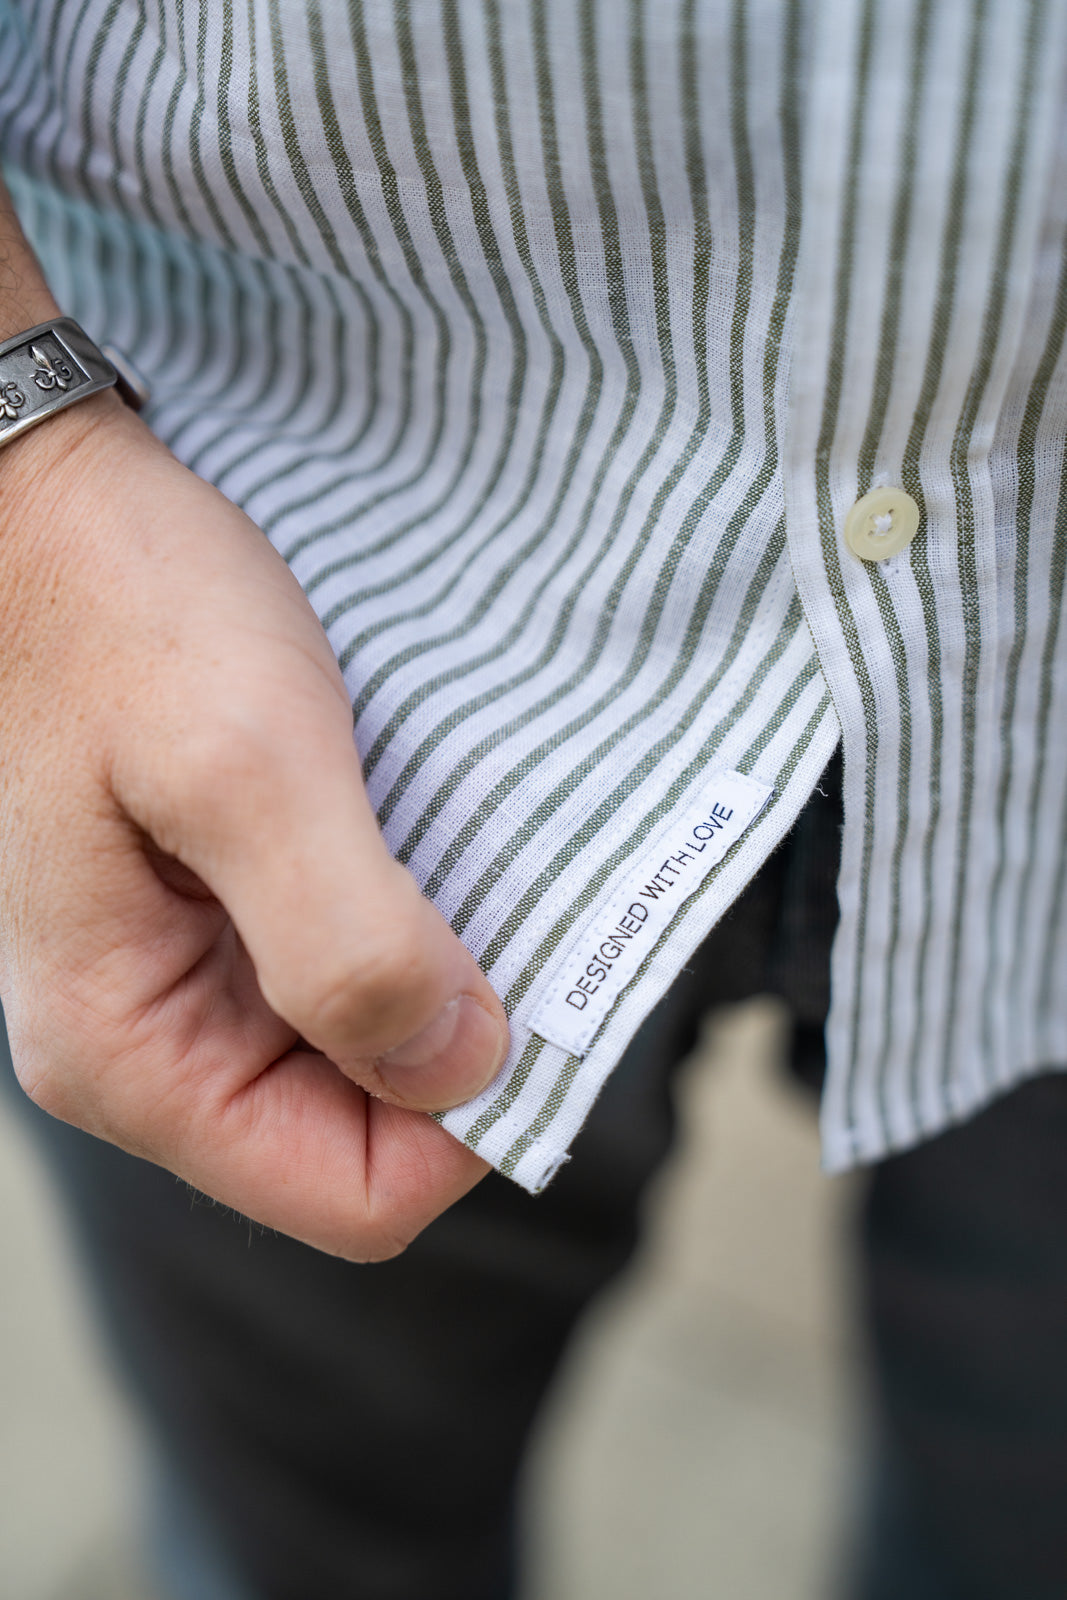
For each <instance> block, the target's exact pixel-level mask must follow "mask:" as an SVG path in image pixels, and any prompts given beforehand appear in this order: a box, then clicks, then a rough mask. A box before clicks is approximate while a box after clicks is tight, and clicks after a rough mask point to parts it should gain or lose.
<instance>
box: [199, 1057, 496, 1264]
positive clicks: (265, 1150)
mask: <svg viewBox="0 0 1067 1600" xmlns="http://www.w3.org/2000/svg"><path fill="white" fill-rule="evenodd" d="M201 1132H202V1142H200V1143H197V1144H195V1146H194V1147H193V1148H192V1149H190V1151H189V1152H188V1153H187V1156H186V1159H185V1162H184V1164H183V1167H182V1168H180V1169H179V1170H180V1171H181V1175H182V1176H183V1177H186V1178H187V1179H188V1180H189V1181H190V1182H192V1183H194V1184H195V1185H196V1186H197V1187H198V1188H201V1189H203V1190H205V1191H206V1192H207V1193H208V1194H211V1195H213V1196H214V1197H216V1198H217V1199H219V1200H221V1201H222V1202H223V1203H224V1204H228V1205H232V1206H234V1207H235V1208H236V1209H237V1210H239V1211H241V1212H242V1213H244V1214H245V1215H247V1216H250V1217H253V1218H254V1219H255V1220H256V1221H259V1222H262V1223H265V1224H266V1225H267V1226H268V1227H272V1228H278V1229H280V1230H281V1231H282V1232H284V1233H288V1234H291V1235H293V1237H294V1238H298V1239H302V1240H304V1242H305V1243H307V1244H311V1245H314V1246H315V1248H317V1249H320V1250H327V1251H329V1252H330V1253H331V1254H334V1255H340V1256H344V1257H346V1258H347V1259H349V1260H357V1261H367V1260H382V1259H385V1258H386V1257H388V1256H391V1255H395V1254H396V1253H397V1251H399V1250H402V1249H403V1248H404V1247H405V1246H406V1245H407V1244H409V1243H410V1241H411V1240H412V1239H413V1238H414V1237H415V1235H416V1234H417V1233H419V1232H420V1231H421V1230H422V1229H423V1228H424V1227H425V1226H426V1225H427V1223H429V1222H430V1221H432V1219H433V1218H434V1217H435V1216H437V1215H438V1214H439V1213H440V1212H441V1211H443V1210H444V1209H445V1208H446V1207H447V1206H449V1205H451V1204H452V1203H453V1202H454V1201H456V1200H458V1199H459V1198H460V1197H461V1195H464V1194H465V1193H466V1192H467V1190H468V1189H470V1188H472V1187H473V1186H474V1184H475V1183H477V1182H478V1181H479V1179H480V1178H482V1177H483V1176H484V1175H485V1173H486V1172H487V1171H488V1170H489V1169H488V1167H487V1165H486V1163H485V1162H484V1161H482V1160H481V1159H480V1158H479V1157H478V1156H476V1155H474V1153H473V1152H472V1151H470V1150H468V1149H467V1148H466V1147H465V1146H464V1145H461V1144H460V1143H459V1142H458V1141H457V1140H455V1139H453V1138H452V1137H451V1135H450V1134H447V1133H445V1131H444V1129H443V1128H441V1127H440V1126H439V1125H438V1124H437V1123H436V1122H434V1121H433V1120H432V1119H431V1118H430V1117H427V1116H425V1115H423V1114H421V1113H419V1112H415V1111H409V1110H406V1109H404V1108H402V1107H400V1106H394V1105H387V1104H385V1103H384V1102H383V1101H381V1100H376V1099H374V1098H373V1097H372V1096H370V1095H367V1094H366V1093H365V1092H364V1091H363V1090H362V1089H360V1088H359V1087H358V1086H357V1085H356V1084H354V1083H352V1082H351V1081H350V1080H349V1079H347V1078H345V1077H343V1076H342V1074H341V1073H339V1072H338V1071H337V1069H336V1067H334V1066H333V1065H332V1063H330V1062H329V1061H326V1060H325V1059H324V1058H323V1057H322V1056H319V1055H315V1054H313V1053H312V1052H309V1051H306V1050H294V1051H291V1052H290V1053H289V1054H287V1055H285V1056H283V1057H282V1058H281V1059H280V1060H279V1061H277V1062H275V1063H274V1065H273V1066H271V1067H270V1068H269V1069H268V1070H267V1071H266V1072H264V1073H262V1074H260V1076H258V1077H257V1078H256V1079H255V1080H254V1081H253V1082H252V1083H250V1084H248V1085H247V1086H246V1088H245V1089H244V1090H243V1091H242V1092H240V1093H238V1094H235V1095H233V1096H232V1098H231V1099H230V1100H229V1101H228V1102H227V1103H226V1104H225V1105H224V1106H221V1107H216V1108H214V1109H213V1111H212V1115H211V1117H210V1118H209V1119H205V1120H204V1122H203V1123H202V1125H201Z"/></svg>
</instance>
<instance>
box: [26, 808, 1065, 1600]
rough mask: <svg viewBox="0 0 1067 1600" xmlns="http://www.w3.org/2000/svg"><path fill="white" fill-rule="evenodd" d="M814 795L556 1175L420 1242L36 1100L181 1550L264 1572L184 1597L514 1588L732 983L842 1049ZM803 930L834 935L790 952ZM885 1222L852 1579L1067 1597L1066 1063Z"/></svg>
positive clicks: (872, 1315)
mask: <svg viewBox="0 0 1067 1600" xmlns="http://www.w3.org/2000/svg"><path fill="white" fill-rule="evenodd" d="M828 817H829V818H831V821H830V822H828ZM812 818H814V822H812ZM805 827H806V828H807V829H808V833H807V835H805V831H804V827H802V828H801V829H800V830H799V831H798V834H797V838H796V839H795V840H794V843H793V847H792V848H791V849H790V850H786V851H783V852H780V853H779V856H778V857H776V858H775V860H774V861H773V862H772V863H771V864H770V866H769V868H768V869H767V870H765V872H764V873H762V874H761V875H760V877H759V878H758V879H757V880H756V883H755V884H754V885H753V887H752V888H751V889H750V890H749V892H748V893H747V894H746V896H744V897H743V899H742V901H740V902H739V904H738V906H737V908H735V911H734V913H733V914H732V915H731V916H730V917H729V918H728V919H727V920H726V921H725V922H724V924H722V925H721V926H720V929H718V930H716V933H715V934H713V935H712V938H711V939H710V940H709V941H708V943H707V944H706V945H705V946H704V949H703V950H702V951H701V953H700V955H699V957H698V958H697V960H696V961H695V962H694V963H693V966H692V969H691V970H690V971H689V972H687V973H686V974H683V976H682V978H681V979H680V980H679V982H678V983H677V984H676V985H675V987H674V989H672V991H671V993H670V994H669V995H668V996H667V998H666V1000H665V1001H664V1002H663V1003H662V1004H661V1005H660V1007H659V1008H658V1009H657V1011H656V1012H654V1013H653V1015H652V1016H651V1017H650V1018H649V1020H648V1022H647V1023H646V1024H645V1026H644V1028H643V1029H642V1030H641V1033H640V1034H639V1035H638V1037H637V1039H636V1040H635V1041H634V1044H633V1045H632V1046H631V1048H630V1050H629V1051H628V1053H627V1055H626V1057H625V1059H624V1061H623V1063H622V1065H621V1066H620V1068H619V1069H618V1071H617V1072H616V1073H615V1075H614V1076H613V1078H612V1080H611V1082H610V1084H609V1085H608V1088H607V1089H606V1090H605V1092H604V1094H603V1096H602V1098H601V1100H600V1101H599V1103H598V1105H597V1106H596V1108H595V1110H594V1112H593V1114H592V1116H591V1118H590V1120H589V1123H588V1124H587V1126H586V1128H585V1130H584V1131H583V1133H582V1134H581V1136H580V1138H579V1140H578V1141H577V1144H576V1146H575V1150H574V1159H573V1160H572V1161H571V1162H570V1163H569V1164H568V1165H567V1166H565V1167H564V1168H563V1170H562V1171H561V1173H560V1174H559V1176H558V1177H557V1178H556V1180H555V1181H554V1182H553V1184H552V1185H551V1186H550V1188H549V1189H548V1190H547V1192H546V1193H545V1194H543V1195H542V1196H540V1197H538V1198H537V1199H532V1198H530V1197H529V1196H528V1195H526V1194H524V1193H523V1192H522V1191H520V1190H519V1189H517V1188H515V1187H514V1186H513V1185H511V1184H510V1183H508V1182H506V1181H505V1180H504V1179H501V1178H498V1177H496V1176H495V1175H493V1176H490V1177H489V1178H488V1179H487V1180H486V1181H485V1182H484V1183H482V1184H481V1185H479V1186H478V1188H477V1189H475V1190H474V1191H473V1192H472V1193H471V1194H470V1195H469V1196H467V1197H466V1199H464V1200H463V1201H461V1202H460V1203H459V1205H457V1206H455V1207H454V1208H453V1209H452V1210H451V1211H450V1212H448V1213H447V1214H446V1215H445V1216H444V1217H442V1218H440V1219H439V1220H438V1221H437V1222H436V1223H435V1224H434V1225H433V1226H432V1227H430V1228H428V1229H427V1230H426V1232H425V1233H424V1234H423V1235H422V1236H421V1238H419V1239H418V1240H417V1241H416V1242H415V1244H414V1245H412V1247H411V1248H410V1249H409V1250H408V1251H407V1253H406V1254H405V1255H403V1256H402V1257H400V1258H399V1259H397V1260H395V1261H390V1262H387V1263H385V1264H383V1265H378V1266H373V1267H352V1266H348V1265H346V1264H344V1263H342V1262H339V1261H335V1260H332V1259H330V1258H329V1257H326V1256H323V1255H319V1254H317V1253H316V1252H315V1251H312V1250H309V1249H307V1248H305V1247H304V1246H301V1245H299V1244H295V1243H293V1242H292V1241H291V1240H289V1239H285V1238H281V1237H277V1236H275V1235H272V1234H269V1233H264V1232H263V1231H262V1230H260V1229H258V1228H256V1227H254V1226H249V1224H248V1223H247V1222H244V1221H241V1220H240V1219H238V1218H235V1217H234V1216H233V1215H232V1214H230V1213H229V1212H227V1211H225V1210H223V1209H222V1208H220V1207H216V1206H214V1205H212V1204H210V1203H209V1202H207V1201H204V1200H201V1199H198V1198H195V1197H193V1196H192V1195H191V1194H190V1192H189V1191H188V1189H187V1188H186V1187H185V1185H184V1184H182V1183H180V1182H178V1181H177V1180H175V1179H174V1178H172V1177H170V1176H169V1175H168V1174H167V1173H164V1172H162V1171H160V1170H159V1169H158V1168H155V1167H152V1166H148V1165H146V1164H144V1163H143V1162H140V1161H138V1160H135V1159H134V1158H132V1157H129V1156H125V1155H123V1154H121V1153H120V1152H118V1151H116V1150H114V1149H112V1148H110V1147H109V1146H106V1145H103V1144H100V1143H98V1142H97V1141H95V1140H93V1139H91V1138H89V1137H87V1136H85V1135H83V1134H81V1133H78V1132H76V1131H74V1130H73V1129H70V1128H67V1127H64V1126H62V1125H60V1124H59V1123H56V1122H53V1121H51V1120H50V1119H49V1118H47V1117H45V1116H43V1115H42V1114H41V1113H38V1112H36V1111H34V1110H33V1108H31V1107H29V1106H28V1104H26V1103H25V1102H23V1105H24V1108H25V1111H26V1115H27V1116H28V1117H29V1118H30V1120H31V1121H32V1123H33V1125H34V1127H35V1129H36V1132H37V1134H38V1137H39V1141H40V1144H41V1147H42V1149H43V1150H44V1151H45V1152H46V1154H47V1157H48V1159H49V1161H50V1163H51V1166H52V1169H53V1171H54V1172H55V1175H56V1178H57V1180H58V1182H59V1184H60V1186H61V1188H62V1189H63V1191H64V1193H65V1195H66V1197H67V1199H68V1201H69V1210H70V1217H71V1226H72V1228H73V1229H74V1230H75V1231H76V1233H77V1236H78V1241H79V1245H80V1250H81V1255H82V1258H83V1259H84V1261H85V1263H86V1266H87V1269H88V1274H89V1278H90V1281H91V1283H92V1285H93V1289H94V1292H95V1294H96V1296H97V1300H98V1304H99V1307H100V1311H101V1315H102V1318H103V1320H104V1323H105V1325H106V1327H107V1330H108V1332H109V1334H110V1337H111V1340H112V1343H113V1345H114V1347H115V1349H116V1351H117V1353H118V1356H119V1359H120V1361H121V1364H122V1367H123V1369H124V1371H125V1374H126V1376H127V1379H128V1383H129V1385H130V1387H131V1389H132V1391H133V1393H134V1395H135V1396H136V1397H137V1399H138V1400H139V1402H140V1404H141V1407H142V1409H143V1410H144V1412H145V1414H146V1415H147V1417H148V1419H149V1421H150V1424H151V1427H152V1429H153V1431H154V1434H155V1436H156V1438H157V1440H158V1441H159V1450H160V1455H161V1459H162V1460H163V1463H164V1472H165V1477H166V1483H167V1485H168V1488H167V1493H168V1495H169V1496H171V1497H172V1498H171V1503H172V1506H173V1511H174V1516H173V1518H172V1519H171V1521H170V1526H169V1537H170V1545H171V1548H173V1546H174V1545H175V1544H177V1545H183V1544H184V1545H185V1546H186V1549H185V1550H184V1552H182V1551H179V1553H178V1557H177V1559H176V1567H175V1570H177V1566H178V1565H180V1564H181V1561H182V1560H184V1559H186V1558H190V1559H191V1551H192V1547H193V1546H194V1545H195V1546H197V1547H203V1548H204V1549H206V1550H207V1551H208V1552H209V1555H208V1557H207V1559H208V1560H209V1561H210V1562H212V1563H215V1565H216V1567H217V1570H218V1572H219V1573H220V1574H221V1573H222V1572H223V1571H224V1570H226V1571H228V1572H229V1573H231V1574H232V1575H233V1577H232V1587H231V1586H229V1585H228V1584H227V1583H226V1582H225V1581H224V1580H223V1578H222V1577H221V1576H220V1577H219V1581H218V1587H217V1588H212V1587H210V1584H209V1580H208V1578H207V1577H206V1576H203V1577H201V1578H199V1579H192V1580H189V1581H188V1582H187V1584H186V1587H185V1588H184V1589H181V1588H179V1587H178V1584H177V1580H176V1582H175V1593H176V1594H177V1595H180V1596H181V1600H185V1597H186V1596H187V1595H188V1597H189V1600H215V1595H216V1594H218V1595H219V1596H220V1597H222V1596H226V1597H227V1600H228V1597H229V1596H231V1595H239V1596H240V1597H241V1600H246V1597H247V1600H506V1597H508V1596H510V1595H511V1594H512V1593H513V1591H514V1570H513V1569H514V1540H513V1532H514V1515H513V1514H514V1497H515V1485H516V1480H517V1475H518V1471H519V1467H520V1463H521V1458H522V1453H523V1448H524V1444H525V1441H526V1438H527V1435H528V1431H529V1428H530V1426H531V1423H532V1421H533V1418H534V1417H535V1415H536V1413H537V1410H538V1407H539V1405H540V1403H541V1400H542V1398H543V1396H544V1393H545V1390H546V1387H547V1385H548V1384H549V1382H550V1381H551V1378H552V1375H553V1373H554V1371H555V1369H556V1366H557V1363H558V1362H559V1359H560V1357H561V1354H562V1352H563V1350H564V1347H565V1346H566V1343H567V1340H568V1337H569V1335H570V1333H571V1331H572V1330H573V1328H574V1325H575V1323H576V1321H577V1319H578V1318H579V1317H580V1315H581V1313H582V1311H583V1310H584V1309H585V1307H586V1306H587V1305H588V1304H589V1302H590V1300H591V1299H592V1297H593V1296H595V1295H596V1293H597V1292H598V1291H599V1290H600V1289H601V1288H603V1287H604V1286H605V1285H606V1284H607V1283H609V1282H610V1281H611V1279H612V1278H613V1277H614V1276H615V1274H616V1273H618V1272H619V1271H620V1269H621V1268H622V1267H623V1266H624V1265H625V1263H626V1262H627V1260H628V1259H629V1257H630V1255H631V1252H632V1251H633V1248H634V1245H635V1242H636V1239H637V1228H638V1212H639V1205H640V1200H641V1195H642V1191H643V1189H644V1187H645V1185H646V1183H647V1182H648V1180H649V1178H650V1176H651V1175H652V1173H653V1172H654V1171H655V1170H656V1168H657V1166H658V1165H659V1164H660V1162H661V1161H662V1160H663V1158H664V1157H665V1156H666V1154H667V1152H668V1150H669V1148H670V1144H671V1137H672V1111H671V1097H670V1086H671V1078H672V1075H673V1073H674V1070H675V1068H676V1066H677V1064H678V1063H679V1062H680V1061H681V1060H682V1059H683V1058H684V1056H685V1054H686V1053H687V1052H688V1050H689V1049H690V1047H691V1045H692V1043H693V1040H694V1037H695V1031H696V1028H697V1027H698V1025H699V1021H700V1018H701V1015H702V1014H703V1012H704V1011H705V1010H706V1009H707V1008H708V1007H709V1006H713V1005H715V1004H717V1003H720V1002H722V1001H724V1000H729V999H735V998H739V997H741V996H743V995H744V994H747V993H750V992H753V991H754V990H757V989H760V988H763V987H767V986H768V985H769V986H772V987H777V988H778V989H779V990H781V991H783V992H788V991H789V986H790V982H792V983H793V990H794V994H793V995H792V996H791V998H793V1000H794V1005H795V1009H796V1011H797V1014H798V1016H799V1018H800V1026H799V1027H798V1041H799V1043H800V1045H801V1046H802V1047H803V1048H802V1049H801V1051H800V1052H799V1053H800V1056H801V1057H802V1058H803V1059H802V1065H803V1067H804V1069H805V1071H806V1072H807V1073H808V1074H809V1075H811V1074H812V1073H813V1072H814V1071H815V1070H816V1069H817V1064H818V1063H817V1056H818V1046H817V1038H818V1032H817V1029H814V1025H813V1023H812V1021H811V1018H810V1016H806V1015H805V1009H807V1010H808V1011H811V1010H813V1009H817V1006H818V1004H820V1003H821V1001H820V999H819V984H820V983H822V984H823V985H824V986H825V975H822V976H820V973H821V967H820V961H821V960H822V958H821V957H819V959H815V954H814V953H817V950H818V946H819V938H820V937H822V935H820V934H819V932H818V930H819V928H820V927H821V928H823V932H824V933H825V932H826V928H828V927H832V907H831V910H830V913H829V918H828V915H827V908H826V905H825V892H823V893H822V901H820V891H819V889H818V884H819V883H820V882H821V883H822V884H823V891H825V889H826V885H827V884H832V877H833V875H832V861H830V863H829V865H827V862H826V860H823V858H824V857H826V855H827V851H828V850H831V853H832V849H831V847H832V846H833V844H834V843H835V841H836V828H835V826H833V825H832V811H831V812H827V813H825V814H822V815H821V817H820V812H819V808H818V807H816V808H815V810H814V811H813V812H811V813H810V814H808V816H807V822H806V823H805ZM805 838H807V843H805ZM813 841H814V842H813ZM809 846H810V848H809ZM805 852H806V853H805ZM820 860H821V861H822V865H821V866H819V862H820ZM813 864H814V866H813ZM813 873H814V876H813ZM813 884H814V885H815V887H814V888H813ZM797 893H799V895H800V898H799V900H798V899H796V895H797ZM798 919H799V920H798ZM791 926H792V932H790V928H791ZM783 930H784V931H785V935H786V936H787V938H790V939H794V938H799V940H800V944H801V945H802V946H803V950H804V959H803V960H802V959H801V958H800V957H799V956H797V955H794V956H792V957H790V958H788V959H786V960H785V961H784V964H783V960H782V948H781V941H782V937H783ZM826 942H827V940H826V938H823V947H824V953H825V945H826ZM804 960H807V961H808V962H809V965H810V966H811V972H810V974H809V976H808V977H807V978H805V979H804V982H803V984H801V985H799V987H798V981H797V978H798V973H801V972H802V969H803V966H804ZM783 972H784V973H785V980H784V981H779V979H781V975H782V973H783ZM776 974H777V976H776ZM790 975H791V976H790ZM859 1245H860V1254H861V1257H862V1272H863V1283H864V1286H865V1289H864V1304H865V1310H866V1316H867V1320H868V1326H869V1335H870V1345H871V1350H872V1354H873V1362H874V1370H875V1379H876V1395H877V1402H876V1413H877V1418H876V1421H877V1433H878V1450H877V1456H878V1470H877V1482H878V1492H877V1494H876V1496H875V1498H874V1505H873V1509H872V1515H871V1524H870V1529H869V1537H868V1539H867V1540H866V1543H865V1545H864V1548H863V1570H862V1572H861V1573H860V1574H858V1575H857V1576H856V1579H855V1582H854V1584H853V1585H852V1587H851V1589H850V1596H851V1600H1009V1597H1010V1600H1064V1596H1067V1515H1065V1513H1064V1499H1065V1491H1067V1079H1065V1078H1064V1077H1062V1076H1054V1077H1048V1078H1043V1079H1039V1080H1036V1081H1034V1082H1033V1083H1030V1084H1028V1085H1026V1086H1024V1087H1022V1088H1020V1089H1018V1090H1016V1091H1015V1092H1014V1093H1012V1094H1010V1095H1008V1096H1006V1097H1005V1098H1004V1099H1003V1100H1002V1101H1000V1102H999V1103H998V1104H997V1105H995V1106H993V1107H992V1108H990V1109H989V1110H987V1111H986V1112H985V1113H983V1114H982V1115H981V1116H979V1117H976V1118H975V1119H974V1120H973V1121H972V1122H970V1123H968V1124H967V1125H965V1126H963V1127H961V1128H959V1129H957V1130H954V1131H953V1132H950V1133H948V1134H945V1135H943V1136H942V1137H940V1138H938V1139H935V1140H933V1141H931V1142H929V1143H928V1144H926V1145H924V1146H923V1147H921V1148H920V1149H918V1150H916V1151H914V1152H912V1153H910V1154H907V1155H903V1156H899V1157H896V1158H894V1159H892V1160H889V1161H886V1162H884V1163H882V1164H881V1165H880V1166H879V1167H878V1168H877V1169H876V1170H875V1172H874V1174H873V1176H872V1178H871V1181H870V1184H869V1189H868V1192H867V1200H866V1204H865V1207H864V1213H863V1219H862V1226H861V1229H860V1237H859ZM190 1585H191V1586H190ZM782 1600H788V1595H783V1596H782Z"/></svg>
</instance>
